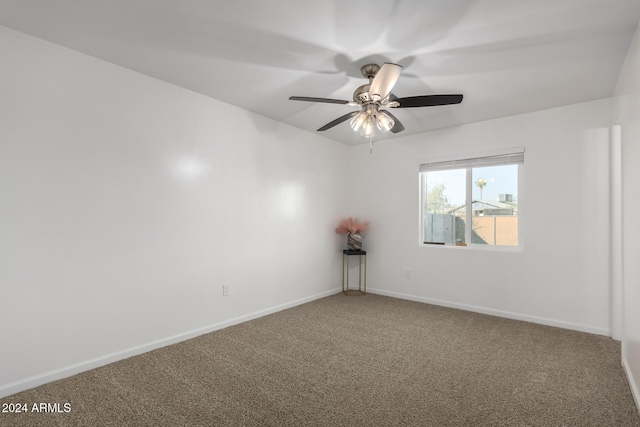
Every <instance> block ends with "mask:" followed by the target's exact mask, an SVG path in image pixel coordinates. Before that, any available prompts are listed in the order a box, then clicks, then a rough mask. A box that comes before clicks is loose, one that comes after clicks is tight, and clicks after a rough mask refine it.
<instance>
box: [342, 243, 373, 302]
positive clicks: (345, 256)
mask: <svg viewBox="0 0 640 427" xmlns="http://www.w3.org/2000/svg"><path fill="white" fill-rule="evenodd" d="M352 255H359V261H360V264H359V265H358V291H359V292H360V293H361V294H362V295H366V294H367V252H366V251H363V250H349V249H345V250H343V251H342V292H343V293H344V294H345V295H349V293H348V292H347V291H348V290H349V257H350V256H352ZM363 259H364V288H363V287H362V284H363V280H362V277H363V274H362V270H363V264H362V260H363ZM345 272H346V278H347V279H346V281H345Z"/></svg>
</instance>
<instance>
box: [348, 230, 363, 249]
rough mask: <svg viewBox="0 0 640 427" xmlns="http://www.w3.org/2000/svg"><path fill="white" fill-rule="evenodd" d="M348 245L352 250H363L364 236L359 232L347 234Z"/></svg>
mask: <svg viewBox="0 0 640 427" xmlns="http://www.w3.org/2000/svg"><path fill="white" fill-rule="evenodd" d="M347 247H348V248H349V250H351V251H360V250H362V236H361V235H359V234H357V233H349V234H347Z"/></svg>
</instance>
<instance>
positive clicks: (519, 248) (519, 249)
mask: <svg viewBox="0 0 640 427" xmlns="http://www.w3.org/2000/svg"><path fill="white" fill-rule="evenodd" d="M418 246H420V247H422V248H437V249H445V250H456V251H483V252H524V248H523V247H522V245H519V246H494V245H479V244H470V245H466V246H463V245H453V244H444V245H443V244H438V243H436V244H432V243H420V244H419V245H418Z"/></svg>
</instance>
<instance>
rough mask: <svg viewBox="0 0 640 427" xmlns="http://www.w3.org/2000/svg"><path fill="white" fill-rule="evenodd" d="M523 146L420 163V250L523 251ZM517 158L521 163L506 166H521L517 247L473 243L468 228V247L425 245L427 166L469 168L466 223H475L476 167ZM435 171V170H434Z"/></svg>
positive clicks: (466, 230)
mask: <svg viewBox="0 0 640 427" xmlns="http://www.w3.org/2000/svg"><path fill="white" fill-rule="evenodd" d="M524 151H525V150H524V147H511V148H504V149H497V150H491V151H484V152H480V153H467V154H455V155H448V156H440V157H431V158H427V159H424V160H421V161H419V162H418V177H419V178H418V179H419V190H418V191H419V194H418V218H419V227H418V228H419V235H418V245H419V246H421V247H430V248H446V249H458V250H470V249H471V250H483V251H498V252H521V251H522V250H523V249H524V244H523V242H524V238H523V235H522V218H523V209H522V207H523V200H524V197H523V191H522V190H523V188H524V185H523V183H524ZM502 156H505V157H508V156H515V157H514V158H518V157H520V158H521V159H520V160H518V161H513V162H510V163H505V164H517V165H518V244H517V245H514V246H507V245H487V244H478V243H471V227H466V228H465V241H466V242H467V243H466V245H465V246H458V245H454V244H438V243H436V244H432V243H425V242H424V232H425V230H424V212H423V209H424V199H423V198H424V196H425V194H426V188H425V186H426V179H427V178H426V172H427V169H428V165H433V164H440V166H441V167H442V169H440V170H446V169H449V170H451V169H466V194H465V198H466V200H465V205H466V207H467V209H466V223H467V224H472V209H470V206H471V202H472V201H473V200H472V199H473V196H472V191H471V188H472V187H473V182H472V181H473V178H472V171H473V168H474V167H482V166H483V162H488V164H487V166H493V165H495V163H492V159H491V158H497V157H502ZM432 170H433V169H432Z"/></svg>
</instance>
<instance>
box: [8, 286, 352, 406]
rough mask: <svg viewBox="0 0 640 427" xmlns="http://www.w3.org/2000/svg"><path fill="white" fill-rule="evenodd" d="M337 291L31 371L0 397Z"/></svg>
mask: <svg viewBox="0 0 640 427" xmlns="http://www.w3.org/2000/svg"><path fill="white" fill-rule="evenodd" d="M340 292H342V288H336V289H332V290H329V291H325V292H321V293H319V294H315V295H312V296H310V297H306V298H301V299H298V300H295V301H291V302H288V303H285V304H281V305H277V306H275V307H271V308H267V309H264V310H259V311H256V312H253V313H249V314H246V315H244V316H239V317H234V318H232V319H229V320H225V321H223V322H219V323H215V324H213V325H209V326H205V327H202V328H198V329H194V330H192V331H189V332H185V333H182V334H178V335H173V336H170V337H167V338H163V339H160V340H157V341H153V342H150V343H147V344H142V345H139V346H135V347H131V348H128V349H125V350H121V351H117V352H114V353H111V354H107V355H104V356H100V357H96V358H94V359H90V360H85V361H83V362H79V363H75V364H73V365H69V366H65V367H63V368H60V369H55V370H53V371H49V372H45V373H42V374H39V375H34V376H32V377H29V378H25V379H22V380H18V381H14V382H11V383H8V384H4V385H2V386H0V398H4V397H7V396H10V395H12V394H16V393H19V392H21V391H24V390H28V389H30V388H33V387H37V386H39V385H43V384H46V383H50V382H52V381H56V380H60V379H63V378H67V377H70V376H72V375H76V374H79V373H81V372H85V371H89V370H91V369H95V368H99V367H101V366H104V365H108V364H110V363H114V362H117V361H119V360H123V359H127V358H129V357H133V356H137V355H140V354H143V353H147V352H149V351H151V350H156V349H158V348H161V347H166V346H168V345H171V344H176V343H179V342H181V341H186V340H188V339H191V338H195V337H197V336H200V335H204V334H208V333H209V332H214V331H217V330H220V329H224V328H227V327H229V326H233V325H237V324H239V323H243V322H247V321H249V320H253V319H257V318H259V317H263V316H266V315H268V314H272V313H276V312H278V311H282V310H285V309H287V308H291V307H295V306H297V305H300V304H305V303H308V302H311V301H314V300H317V299H320V298H324V297H327V296H330V295H334V294H338V293H340Z"/></svg>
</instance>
